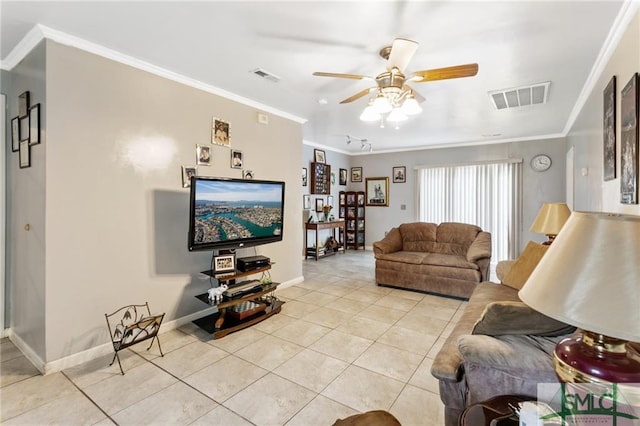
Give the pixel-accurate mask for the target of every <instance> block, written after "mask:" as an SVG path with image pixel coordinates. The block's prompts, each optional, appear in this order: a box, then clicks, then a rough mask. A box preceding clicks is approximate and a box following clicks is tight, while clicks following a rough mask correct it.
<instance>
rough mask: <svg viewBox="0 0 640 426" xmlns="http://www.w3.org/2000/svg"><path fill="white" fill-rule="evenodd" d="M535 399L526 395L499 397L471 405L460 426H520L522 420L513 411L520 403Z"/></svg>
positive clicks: (464, 413)
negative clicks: (513, 407) (512, 407)
mask: <svg viewBox="0 0 640 426" xmlns="http://www.w3.org/2000/svg"><path fill="white" fill-rule="evenodd" d="M532 400H535V398H532V397H530V396H524V395H499V396H494V397H493V398H490V399H487V400H486V401H482V402H478V403H477V404H471V405H470V406H468V407H467V409H466V410H464V412H463V413H462V415H461V416H460V422H459V425H460V426H518V425H519V424H520V420H519V419H518V416H516V415H515V414H514V412H513V410H512V409H511V406H515V407H517V406H518V403H519V402H524V401H532Z"/></svg>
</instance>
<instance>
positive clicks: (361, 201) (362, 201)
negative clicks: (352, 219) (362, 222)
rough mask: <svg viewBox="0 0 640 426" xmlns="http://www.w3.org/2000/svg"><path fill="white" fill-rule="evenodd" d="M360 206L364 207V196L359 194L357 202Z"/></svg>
mask: <svg viewBox="0 0 640 426" xmlns="http://www.w3.org/2000/svg"><path fill="white" fill-rule="evenodd" d="M357 203H358V205H359V206H364V194H362V193H360V192H358V201H357Z"/></svg>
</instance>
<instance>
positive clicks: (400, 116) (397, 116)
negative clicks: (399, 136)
mask: <svg viewBox="0 0 640 426" xmlns="http://www.w3.org/2000/svg"><path fill="white" fill-rule="evenodd" d="M406 119H407V116H406V115H404V113H403V112H402V111H401V110H400V108H394V109H393V110H392V111H391V113H389V115H388V116H387V121H395V122H396V123H397V122H399V121H405V120H406Z"/></svg>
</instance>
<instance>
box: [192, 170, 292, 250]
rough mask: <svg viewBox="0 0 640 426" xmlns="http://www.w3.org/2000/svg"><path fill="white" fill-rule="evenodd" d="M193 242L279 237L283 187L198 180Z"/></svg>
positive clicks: (266, 184)
mask: <svg viewBox="0 0 640 426" xmlns="http://www.w3.org/2000/svg"><path fill="white" fill-rule="evenodd" d="M196 185H197V187H196V200H195V224H194V225H195V226H194V243H196V244H206V243H214V242H220V241H234V240H245V239H251V238H264V237H274V236H279V235H281V234H282V207H283V206H282V186H281V185H280V184H273V183H264V184H258V183H255V182H254V184H252V185H245V184H243V183H242V182H230V181H206V180H205V181H197V182H196Z"/></svg>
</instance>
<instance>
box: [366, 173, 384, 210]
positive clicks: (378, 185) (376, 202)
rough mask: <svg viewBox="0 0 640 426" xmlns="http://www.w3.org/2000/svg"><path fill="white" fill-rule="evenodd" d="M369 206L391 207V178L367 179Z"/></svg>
mask: <svg viewBox="0 0 640 426" xmlns="http://www.w3.org/2000/svg"><path fill="white" fill-rule="evenodd" d="M365 189H366V198H367V206H382V207H387V206H388V205H389V178H388V177H375V178H367V183H366V188H365Z"/></svg>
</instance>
